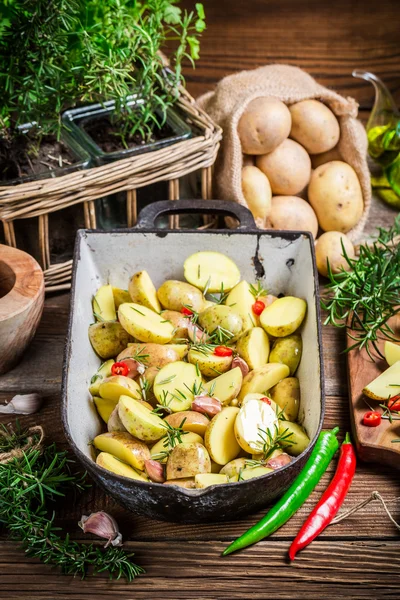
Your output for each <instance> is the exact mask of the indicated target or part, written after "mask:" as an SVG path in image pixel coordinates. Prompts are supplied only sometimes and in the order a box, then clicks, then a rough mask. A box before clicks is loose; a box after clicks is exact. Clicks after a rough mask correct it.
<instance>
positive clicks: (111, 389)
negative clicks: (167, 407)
mask: <svg viewBox="0 0 400 600" xmlns="http://www.w3.org/2000/svg"><path fill="white" fill-rule="evenodd" d="M99 394H100V396H101V397H102V398H108V399H109V400H115V402H118V400H119V398H120V396H122V395H125V396H129V397H130V398H135V399H136V400H141V397H142V395H141V393H140V386H139V384H137V383H136V381H134V380H133V379H130V378H129V377H124V376H123V375H111V377H107V378H106V379H103V381H102V383H101V384H100V387H99Z"/></svg>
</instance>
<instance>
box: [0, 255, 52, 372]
mask: <svg viewBox="0 0 400 600" xmlns="http://www.w3.org/2000/svg"><path fill="white" fill-rule="evenodd" d="M43 303H44V277H43V271H42V269H41V268H40V266H39V264H38V263H37V262H36V260H35V259H34V258H32V256H30V255H29V254H27V253H26V252H22V251H21V250H17V249H16V248H11V247H10V246H4V245H3V244H0V375H1V374H4V373H6V372H7V371H10V369H12V368H13V367H14V366H15V365H16V364H17V362H18V361H19V360H20V358H21V357H22V354H23V352H24V350H25V349H26V347H27V346H28V344H29V342H30V341H31V340H32V338H33V336H34V335H35V332H36V329H37V326H38V325H39V321H40V317H41V315H42V310H43Z"/></svg>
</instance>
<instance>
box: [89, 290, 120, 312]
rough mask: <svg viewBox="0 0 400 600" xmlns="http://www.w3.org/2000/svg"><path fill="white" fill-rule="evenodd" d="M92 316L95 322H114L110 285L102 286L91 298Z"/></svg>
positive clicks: (113, 306)
mask: <svg viewBox="0 0 400 600" xmlns="http://www.w3.org/2000/svg"><path fill="white" fill-rule="evenodd" d="M93 314H94V316H95V317H96V320H97V321H115V320H116V318H117V315H116V313H115V303H114V295H113V289H112V286H111V285H102V286H101V287H100V288H99V289H98V290H97V292H96V294H95V296H94V298H93Z"/></svg>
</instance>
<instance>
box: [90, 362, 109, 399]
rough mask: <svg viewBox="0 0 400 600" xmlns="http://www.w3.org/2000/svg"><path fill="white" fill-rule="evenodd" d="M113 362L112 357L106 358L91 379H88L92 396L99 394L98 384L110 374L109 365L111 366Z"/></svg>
mask: <svg viewBox="0 0 400 600" xmlns="http://www.w3.org/2000/svg"><path fill="white" fill-rule="evenodd" d="M113 364H114V361H113V360H112V359H111V360H107V361H106V362H104V363H103V364H102V365H100V367H99V368H98V369H97V371H96V373H95V374H94V375H93V377H92V379H91V380H90V386H89V392H90V393H91V394H92V396H98V395H99V389H100V384H101V382H102V381H103V379H105V378H106V377H110V376H111V367H112V366H113Z"/></svg>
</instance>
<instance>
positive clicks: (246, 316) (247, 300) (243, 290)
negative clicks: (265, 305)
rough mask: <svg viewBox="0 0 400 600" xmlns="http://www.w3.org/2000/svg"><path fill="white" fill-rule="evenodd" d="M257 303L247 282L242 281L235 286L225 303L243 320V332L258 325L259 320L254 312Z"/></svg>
mask: <svg viewBox="0 0 400 600" xmlns="http://www.w3.org/2000/svg"><path fill="white" fill-rule="evenodd" d="M255 301H256V300H255V298H254V296H253V294H252V293H251V291H250V285H249V284H248V283H247V281H241V282H240V283H238V284H237V285H235V287H234V288H233V290H232V291H231V292H229V295H228V297H227V299H226V301H225V303H226V305H227V306H229V307H230V309H231V310H232V311H233V312H235V313H236V314H237V315H239V316H240V318H241V319H242V322H243V331H247V329H251V328H252V327H255V326H256V325H257V318H256V316H255V315H254V313H253V310H252V306H253V304H254V302H255Z"/></svg>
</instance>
